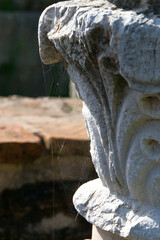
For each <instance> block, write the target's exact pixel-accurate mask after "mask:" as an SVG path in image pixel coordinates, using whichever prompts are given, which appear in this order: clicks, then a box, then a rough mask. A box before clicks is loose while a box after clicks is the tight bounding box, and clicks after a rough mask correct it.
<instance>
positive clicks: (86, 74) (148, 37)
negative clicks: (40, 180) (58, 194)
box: [39, 0, 160, 240]
mask: <svg viewBox="0 0 160 240" xmlns="http://www.w3.org/2000/svg"><path fill="white" fill-rule="evenodd" d="M159 8H160V1H159V0H157V1H156V0H155V1H147V0H141V1H140V0H139V1H136V0H132V1H130V0H128V1H127V0H123V1H121V0H119V1H118V0H108V1H107V0H74V1H65V2H60V3H57V4H53V5H51V6H49V7H48V8H47V9H46V10H45V11H44V12H43V13H42V15H41V18H40V21H39V49H40V56H41V59H42V61H43V62H44V63H45V64H52V63H55V62H60V61H61V62H63V63H64V65H65V66H66V69H67V71H68V73H69V75H70V77H71V79H72V81H73V82H74V84H75V87H76V90H77V92H78V95H79V97H80V98H81V99H82V100H83V103H84V104H83V115H84V117H85V121H86V128H87V131H88V135H89V137H90V139H91V147H90V149H91V150H90V151H91V156H92V161H93V164H94V166H95V169H96V171H97V174H98V176H99V178H98V179H96V180H93V181H90V182H88V183H86V184H84V185H82V186H81V187H80V188H79V189H78V191H77V192H76V193H75V195H74V198H73V201H74V205H75V208H76V209H77V211H78V212H79V213H80V214H81V215H82V216H84V217H85V218H86V220H87V221H89V222H90V223H91V224H93V225H94V226H96V227H98V228H99V229H101V230H103V231H106V232H110V233H111V234H114V236H116V237H117V236H118V237H119V238H112V239H124V238H125V239H130V240H159V239H160V17H159V15H158V12H159V11H158V10H159ZM101 239H102V238H101ZM103 239H104V238H103ZM107 239H109V238H107ZM110 239H111V238H110Z"/></svg>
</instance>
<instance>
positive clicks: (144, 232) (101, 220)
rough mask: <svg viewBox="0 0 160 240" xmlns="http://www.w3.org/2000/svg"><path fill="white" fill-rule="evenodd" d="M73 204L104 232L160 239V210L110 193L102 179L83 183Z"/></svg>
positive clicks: (137, 239)
mask: <svg viewBox="0 0 160 240" xmlns="http://www.w3.org/2000/svg"><path fill="white" fill-rule="evenodd" d="M73 202H74V206H75V208H76V210H77V211H78V213H79V214H80V215H82V216H83V217H84V218H85V219H86V220H87V221H88V222H90V223H91V224H93V225H95V226H97V227H99V228H101V229H102V230H105V231H108V232H111V233H114V234H117V235H119V236H121V237H125V238H127V239H131V240H159V239H160V224H159V223H160V207H153V208H151V207H150V206H149V205H147V204H145V203H143V202H137V201H133V200H132V199H130V198H124V197H122V196H118V195H117V194H116V193H111V192H110V190H109V188H107V187H106V186H103V184H102V182H101V180H100V179H95V180H93V181H90V182H87V183H85V184H83V185H82V186H81V187H80V188H79V189H78V190H77V192H76V193H75V194H74V196H73Z"/></svg>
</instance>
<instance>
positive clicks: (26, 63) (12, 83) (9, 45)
mask: <svg viewBox="0 0 160 240" xmlns="http://www.w3.org/2000/svg"><path fill="white" fill-rule="evenodd" d="M55 2H57V1H55V0H53V1H51V0H40V1H37V0H24V1H20V0H1V1H0V28H1V29H3V31H1V34H0V52H1V54H0V79H1V83H0V95H1V96H8V95H23V96H32V97H37V96H48V95H52V96H53V95H54V96H68V95H69V86H68V85H69V83H68V82H69V78H68V75H67V74H66V72H65V70H64V68H63V66H62V65H61V64H57V65H56V66H54V67H53V66H49V67H45V66H43V64H42V63H41V61H40V58H39V51H38V41H37V28H38V21H39V16H40V14H41V12H42V11H43V10H44V9H45V8H46V7H47V6H49V5H50V4H53V3H55Z"/></svg>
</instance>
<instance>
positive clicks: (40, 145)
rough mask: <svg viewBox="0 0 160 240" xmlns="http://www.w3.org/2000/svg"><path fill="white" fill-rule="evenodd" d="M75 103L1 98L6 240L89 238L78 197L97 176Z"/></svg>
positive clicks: (0, 181)
mask: <svg viewBox="0 0 160 240" xmlns="http://www.w3.org/2000/svg"><path fill="white" fill-rule="evenodd" d="M81 107H82V104H81V102H80V101H79V100H77V99H76V100H73V99H48V98H37V99H32V98H20V97H9V98H2V97H1V98H0V111H1V123H0V239H3V240H12V239H14V240H53V239H54V240H73V239H79V240H83V239H85V238H89V237H90V232H91V226H90V225H89V224H88V223H87V222H86V221H85V220H84V219H82V218H81V217H80V216H79V215H77V212H76V211H75V209H74V207H73V204H72V197H73V194H74V192H75V191H76V190H77V188H78V187H79V186H80V185H81V184H82V183H83V182H86V181H88V180H90V179H93V178H95V177H96V174H95V172H94V169H93V166H92V162H91V158H90V154H89V139H88V137H87V134H86V129H85V124H84V120H83V117H82V116H81Z"/></svg>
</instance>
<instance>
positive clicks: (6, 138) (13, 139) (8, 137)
mask: <svg viewBox="0 0 160 240" xmlns="http://www.w3.org/2000/svg"><path fill="white" fill-rule="evenodd" d="M42 151H43V146H42V144H41V140H40V138H39V137H38V136H35V135H34V134H33V133H31V132H29V131H27V130H25V129H24V128H23V127H20V126H17V125H0V162H5V163H8V162H10V163H20V162H26V161H33V160H35V159H37V158H38V157H40V156H41V154H42Z"/></svg>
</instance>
